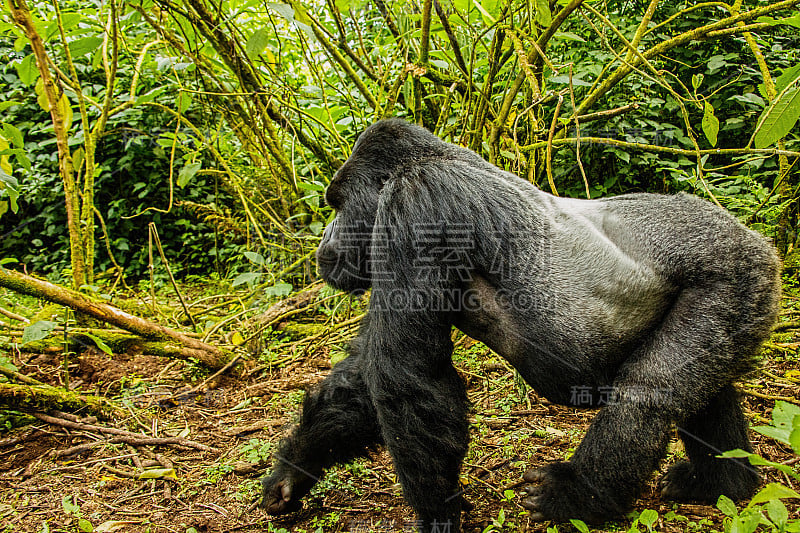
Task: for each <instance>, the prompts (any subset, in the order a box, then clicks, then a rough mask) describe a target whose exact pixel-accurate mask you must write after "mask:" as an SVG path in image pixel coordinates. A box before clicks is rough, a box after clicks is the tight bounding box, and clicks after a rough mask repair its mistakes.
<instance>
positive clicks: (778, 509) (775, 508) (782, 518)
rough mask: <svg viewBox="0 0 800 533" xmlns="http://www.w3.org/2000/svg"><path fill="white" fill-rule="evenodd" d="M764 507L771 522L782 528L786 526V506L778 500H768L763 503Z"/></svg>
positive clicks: (787, 515) (787, 512)
mask: <svg viewBox="0 0 800 533" xmlns="http://www.w3.org/2000/svg"><path fill="white" fill-rule="evenodd" d="M764 508H765V509H766V510H767V516H769V519H770V520H772V523H773V524H775V525H776V526H778V528H779V529H783V528H784V526H786V521H787V520H788V519H789V511H787V510H786V506H785V505H784V504H783V502H782V501H780V500H770V501H768V502H767V504H766V505H764Z"/></svg>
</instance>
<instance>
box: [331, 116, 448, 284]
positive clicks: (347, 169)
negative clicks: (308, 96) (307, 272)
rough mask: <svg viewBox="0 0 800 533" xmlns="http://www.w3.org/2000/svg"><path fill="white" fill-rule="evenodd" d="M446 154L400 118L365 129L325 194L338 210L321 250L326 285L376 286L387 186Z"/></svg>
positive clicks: (432, 138)
mask: <svg viewBox="0 0 800 533" xmlns="http://www.w3.org/2000/svg"><path fill="white" fill-rule="evenodd" d="M447 150H448V145H447V144H446V143H444V142H442V141H440V140H439V139H438V138H437V137H435V136H434V135H433V134H431V133H430V132H428V131H427V130H425V129H423V128H420V127H419V126H414V125H412V124H408V123H407V122H405V121H403V120H399V119H388V120H381V121H380V122H376V123H375V124H373V125H372V126H370V127H369V128H367V129H366V130H364V132H363V133H362V134H361V135H360V136H359V138H358V140H357V141H356V144H355V146H354V147H353V153H352V154H351V155H350V157H349V158H348V159H347V161H345V163H344V165H342V166H341V168H339V170H338V171H337V172H336V174H334V176H333V179H332V180H331V183H330V185H329V186H328V190H327V191H326V192H325V201H326V202H328V205H330V206H331V207H333V208H334V209H335V210H336V218H334V219H333V221H332V222H331V223H330V224H329V225H328V227H326V228H325V231H324V232H323V234H322V242H321V243H320V245H319V248H318V249H317V266H318V267H319V272H320V274H321V275H322V277H323V279H324V280H325V281H327V282H328V283H329V284H330V285H332V286H333V287H335V288H337V289H340V290H343V291H347V292H353V293H359V292H363V291H365V290H366V289H368V288H369V287H370V286H371V285H372V273H371V271H370V261H369V249H370V243H371V242H372V234H373V230H374V227H375V217H376V215H377V212H378V199H379V197H380V194H381V190H382V189H383V186H384V185H385V184H386V182H387V181H389V180H390V179H391V178H392V176H394V175H395V174H396V173H397V172H398V171H399V172H402V167H403V166H407V165H410V164H414V162H415V161H419V160H420V159H424V158H427V157H433V156H436V155H441V154H443V153H444V152H446V151H447Z"/></svg>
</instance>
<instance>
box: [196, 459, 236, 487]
mask: <svg viewBox="0 0 800 533" xmlns="http://www.w3.org/2000/svg"><path fill="white" fill-rule="evenodd" d="M205 472H206V477H205V478H204V479H203V482H205V483H209V484H211V485H214V484H216V483H217V482H218V481H219V480H220V479H222V478H223V477H225V476H226V475H228V474H230V473H231V472H233V465H229V464H224V463H215V464H213V465H210V466H207V467H206V469H205Z"/></svg>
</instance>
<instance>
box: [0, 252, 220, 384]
mask: <svg viewBox="0 0 800 533" xmlns="http://www.w3.org/2000/svg"><path fill="white" fill-rule="evenodd" d="M0 287H5V288H7V289H11V290H12V291H15V292H19V293H21V294H27V295H29V296H36V297H37V298H45V299H46V300H49V301H51V302H54V303H57V304H61V305H64V306H67V307H70V308H72V309H74V310H75V311H78V312H80V313H83V314H85V315H88V316H91V317H93V318H96V319H98V320H102V321H103V322H108V323H110V324H114V325H115V326H118V327H120V328H122V329H125V330H127V331H130V332H133V333H136V334H137V335H141V336H142V337H146V338H150V339H156V340H162V341H170V340H171V341H175V342H178V343H180V344H181V345H182V347H181V348H180V350H179V351H178V352H177V354H176V356H178V357H181V358H184V359H188V358H193V359H197V360H198V361H200V362H201V363H203V364H204V365H206V366H208V367H209V368H212V369H218V368H222V367H223V366H225V363H226V362H227V361H228V359H229V358H230V354H229V353H227V352H225V351H223V350H220V349H219V348H217V347H215V346H212V345H210V344H206V343H205V342H202V341H199V340H197V339H193V338H191V337H188V336H186V335H184V334H183V333H180V332H177V331H175V330H173V329H170V328H167V327H165V326H161V325H160V324H156V323H155V322H151V321H150V320H145V319H144V318H140V317H137V316H134V315H131V314H129V313H126V312H125V311H123V310H121V309H117V308H116V307H114V306H111V305H108V304H106V303H101V302H95V301H92V300H90V299H89V298H88V297H87V296H85V295H83V294H81V293H79V292H76V291H73V290H70V289H66V288H64V287H59V286H58V285H54V284H52V283H49V282H47V281H44V280H41V279H38V278H34V277H32V276H27V275H25V274H22V273H21V272H16V271H13V270H7V269H4V268H0Z"/></svg>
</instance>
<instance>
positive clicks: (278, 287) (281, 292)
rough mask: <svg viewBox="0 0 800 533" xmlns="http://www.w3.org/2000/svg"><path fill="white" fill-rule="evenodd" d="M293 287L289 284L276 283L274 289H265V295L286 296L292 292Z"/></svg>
mask: <svg viewBox="0 0 800 533" xmlns="http://www.w3.org/2000/svg"><path fill="white" fill-rule="evenodd" d="M292 288H293V287H292V286H291V285H290V284H289V283H276V284H275V285H273V286H272V287H267V288H266V289H264V293H266V294H269V295H271V296H286V295H287V294H289V293H290V292H292Z"/></svg>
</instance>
